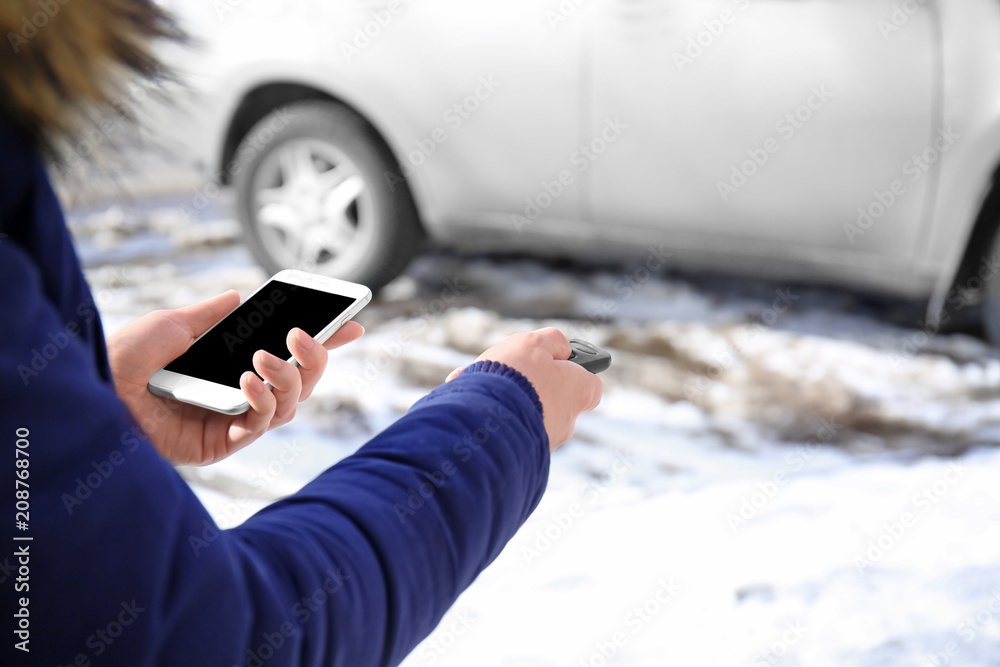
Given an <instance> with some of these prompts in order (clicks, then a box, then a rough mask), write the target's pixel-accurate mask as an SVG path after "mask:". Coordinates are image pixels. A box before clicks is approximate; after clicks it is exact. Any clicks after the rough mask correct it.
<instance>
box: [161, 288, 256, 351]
mask: <svg viewBox="0 0 1000 667" xmlns="http://www.w3.org/2000/svg"><path fill="white" fill-rule="evenodd" d="M238 305H240V294H239V292H237V291H236V290H229V291H228V292H223V293H222V294H220V295H218V296H213V297H212V298H210V299H205V300H204V301H199V302H198V303H195V304H191V305H190V306H185V307H183V308H178V309H176V310H173V311H171V312H170V319H172V320H173V321H174V322H176V323H177V324H178V325H179V326H181V327H184V328H185V329H187V330H188V331H189V332H190V334H191V339H192V340H194V339H195V338H197V337H198V336H200V335H202V334H203V333H205V332H206V331H207V330H208V328H209V327H211V326H212V325H213V324H215V323H216V322H218V321H219V320H221V319H222V318H223V317H225V316H226V315H228V314H229V313H230V312H232V311H233V309H234V308H236V306H238Z"/></svg>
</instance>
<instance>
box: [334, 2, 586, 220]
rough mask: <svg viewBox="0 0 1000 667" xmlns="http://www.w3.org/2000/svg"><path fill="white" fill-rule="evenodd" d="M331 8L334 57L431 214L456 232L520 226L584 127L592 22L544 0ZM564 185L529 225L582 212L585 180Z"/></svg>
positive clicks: (341, 80) (339, 74)
mask: <svg viewBox="0 0 1000 667" xmlns="http://www.w3.org/2000/svg"><path fill="white" fill-rule="evenodd" d="M325 11H326V12H327V13H328V14H329V18H328V19H327V20H328V23H329V28H328V30H327V34H328V35H329V40H328V45H327V50H328V55H327V56H326V58H325V62H327V63H331V64H332V65H330V66H331V67H332V66H335V67H336V71H335V79H336V81H337V84H338V85H340V86H342V87H344V88H348V89H350V90H351V91H352V94H351V99H352V101H354V102H355V103H356V104H357V105H358V106H359V107H360V108H361V109H362V110H363V112H364V113H365V114H366V115H367V116H368V117H369V118H372V119H373V121H374V122H375V123H376V124H377V126H378V127H379V128H380V129H381V130H382V131H383V132H384V133H385V134H386V135H387V139H388V140H389V143H390V145H391V146H392V148H393V150H394V152H395V153H396V157H397V159H398V160H399V162H400V164H401V166H402V169H403V172H404V174H403V175H404V176H405V177H406V178H407V179H408V181H409V182H410V183H411V186H412V187H413V189H414V190H415V192H416V194H417V196H418V199H419V200H420V201H419V202H418V203H419V204H420V205H421V214H422V217H423V219H424V222H425V224H427V225H429V226H431V227H432V228H435V229H437V228H439V227H440V226H442V225H443V226H446V227H448V228H449V230H450V231H449V233H448V234H447V235H448V236H449V237H453V236H454V235H455V234H457V233H463V232H467V233H472V234H475V233H476V229H477V227H481V226H492V227H494V228H497V229H499V230H501V231H502V232H503V233H504V234H513V235H514V236H519V235H517V234H516V232H517V231H518V228H517V227H516V226H515V225H514V224H513V223H512V221H511V217H512V216H515V215H519V214H523V213H524V208H525V206H526V204H525V200H526V199H532V198H535V197H537V194H538V193H539V192H540V191H543V184H544V183H547V182H550V181H552V179H553V178H554V177H555V175H557V174H558V172H559V171H560V170H561V169H564V168H565V163H566V161H567V159H568V157H569V155H570V153H571V152H572V150H573V149H574V147H575V146H576V140H577V137H578V136H579V135H580V134H581V132H582V125H583V123H584V117H583V116H582V112H581V109H582V98H581V95H582V92H581V91H582V90H583V87H582V81H583V78H584V74H583V72H582V70H581V67H580V62H581V54H582V52H583V43H584V41H583V36H584V32H585V25H587V24H586V23H585V22H584V21H582V20H576V19H575V18H573V17H564V16H562V15H561V14H558V13H555V12H550V11H548V10H547V8H546V7H545V6H543V5H540V4H539V3H538V2H537V1H536V0H509V1H506V2H484V1H482V0H472V1H470V0H425V1H424V2H404V1H402V0H388V1H387V0H364V1H362V0H356V2H354V3H348V4H345V5H341V4H340V3H330V5H329V6H328V7H327V8H326V9H325ZM380 17H382V23H384V25H380V23H379V20H380ZM555 17H558V18H555ZM570 19H572V20H570ZM558 185H560V184H558V183H557V186H558ZM561 187H562V190H561V191H560V193H559V196H557V197H554V198H552V199H549V200H545V199H544V198H543V203H544V204H545V205H544V206H543V207H542V209H544V210H540V211H539V212H538V213H537V214H536V213H535V211H534V209H531V210H530V211H529V213H530V214H531V217H530V219H529V221H528V224H529V225H532V226H535V225H534V223H536V222H538V221H539V219H540V218H541V217H543V215H544V216H552V217H556V218H565V219H571V220H576V219H579V218H580V217H582V212H581V197H580V188H579V185H578V184H571V185H570V186H561ZM546 196H549V195H546ZM541 224H542V223H541V222H538V225H541Z"/></svg>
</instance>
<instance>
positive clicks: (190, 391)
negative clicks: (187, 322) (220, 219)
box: [148, 270, 372, 415]
mask: <svg viewBox="0 0 1000 667" xmlns="http://www.w3.org/2000/svg"><path fill="white" fill-rule="evenodd" d="M371 298H372V293H371V290H370V289H368V288H367V287H365V286H364V285H358V284H357V283H349V282H347V281H344V280H337V279H336V278H328V277H326V276H320V275H316V274H313V273H306V272H305V271H295V270H287V271H281V272H279V273H277V274H276V275H275V276H274V277H273V278H271V279H270V280H269V281H267V282H266V283H264V285H262V286H261V287H260V288H259V289H257V291H256V292H254V293H253V294H252V295H250V296H249V297H247V299H246V300H244V301H243V303H241V304H240V305H239V306H238V307H237V308H236V310H234V311H233V312H231V313H229V315H227V316H226V317H224V318H223V319H222V320H220V321H219V322H218V323H216V324H215V325H214V326H213V327H212V328H211V329H209V330H208V331H206V332H205V333H204V334H202V335H201V337H199V338H198V340H196V341H195V342H194V344H193V345H191V347H190V348H188V350H187V352H185V353H184V354H182V355H181V356H179V357H178V358H177V359H175V360H173V361H171V362H170V363H169V364H167V365H166V366H164V367H163V368H162V369H160V370H158V371H156V373H154V374H153V377H152V378H150V380H149V383H148V388H149V391H150V392H152V393H154V394H156V395H157V396H164V397H166V398H172V399H175V400H178V401H183V402H185V403H191V404H192V405H197V406H200V407H203V408H208V409H209V410H215V411H216V412H222V413H225V414H227V415H238V414H240V413H243V412H246V411H247V410H249V409H250V404H249V403H247V400H246V397H245V396H244V395H243V391H242V390H241V389H240V377H241V376H242V375H243V373H245V372H246V371H253V370H254V368H253V355H254V353H255V352H256V351H257V350H261V349H263V350H266V351H268V352H270V353H271V354H273V355H275V356H276V357H278V358H279V359H287V360H288V361H290V362H292V363H295V360H294V358H293V357H292V353H291V352H290V351H289V350H288V346H287V345H286V343H285V340H286V338H287V336H288V332H289V331H290V330H291V329H293V328H294V327H298V328H300V329H302V330H303V331H305V332H306V333H307V334H309V335H310V336H313V337H314V338H316V340H318V341H320V342H321V343H322V342H323V341H325V340H326V339H327V338H329V337H330V336H332V335H333V334H334V332H336V331H337V329H339V328H340V327H342V326H343V325H344V324H345V323H346V322H347V321H348V320H350V319H351V318H352V317H354V316H355V315H357V314H358V311H360V310H361V309H362V308H364V307H365V305H366V304H367V303H368V302H369V301H371ZM255 372H256V371H255Z"/></svg>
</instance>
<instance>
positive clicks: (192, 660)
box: [0, 0, 601, 667]
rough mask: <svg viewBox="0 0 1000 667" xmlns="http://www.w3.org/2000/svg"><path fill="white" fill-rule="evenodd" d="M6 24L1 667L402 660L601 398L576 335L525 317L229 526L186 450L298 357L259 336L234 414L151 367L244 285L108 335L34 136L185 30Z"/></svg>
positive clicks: (267, 422)
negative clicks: (216, 519)
mask: <svg viewBox="0 0 1000 667" xmlns="http://www.w3.org/2000/svg"><path fill="white" fill-rule="evenodd" d="M0 29H2V33H3V35H4V36H5V39H6V40H7V41H8V44H7V45H5V47H4V48H0V314H2V321H0V442H2V445H0V452H3V455H2V457H0V458H2V460H3V461H4V463H2V464H0V466H2V467H0V479H3V480H6V481H5V482H4V486H6V490H5V491H3V492H2V493H0V495H2V500H0V517H2V519H3V520H2V522H0V525H3V526H5V528H4V532H3V533H2V534H0V542H3V543H4V544H5V545H6V546H4V547H3V549H2V551H0V591H2V593H0V596H2V601H3V608H2V610H0V617H2V619H3V620H2V621H0V627H2V629H3V632H2V633H0V637H2V638H3V639H2V646H0V664H3V665H17V664H30V665H43V664H44V665H91V664H94V665H96V664H101V665H129V666H130V667H138V666H141V665H219V666H226V667H230V666H232V665H242V664H246V665H263V664H267V665H275V666H278V665H282V666H284V665H317V666H318V665H324V666H327V665H344V666H350V667H363V666H366V665H394V664H397V663H399V662H400V661H401V660H402V659H403V658H404V657H405V656H406V655H407V653H409V652H410V651H411V650H412V648H413V647H414V646H415V645H416V644H417V643H418V642H419V641H420V640H421V639H423V638H424V637H425V636H426V635H427V634H428V633H429V632H430V631H431V630H432V629H433V628H434V626H435V625H436V624H437V623H438V621H439V620H440V619H441V617H442V616H443V615H444V613H445V611H446V610H447V609H448V607H449V606H450V605H451V604H452V603H453V602H454V600H455V599H456V597H457V596H458V595H459V593H461V592H462V591H463V590H464V589H465V588H466V587H467V586H468V585H469V584H470V583H471V582H472V581H473V580H474V579H475V578H476V576H477V575H478V574H479V572H481V571H482V570H483V568H485V567H486V566H487V565H488V564H489V563H490V562H491V561H492V560H493V559H494V558H495V557H496V556H497V554H498V553H499V552H500V550H501V549H502V548H503V546H504V544H505V543H506V542H507V541H508V540H509V539H510V537H511V536H512V535H513V534H514V532H515V531H516V530H517V529H518V527H519V526H520V525H521V524H522V523H523V522H524V520H525V519H526V518H527V517H528V515H529V514H530V513H531V511H532V510H533V509H534V507H535V506H536V504H537V503H538V501H539V499H540V497H541V495H542V493H543V491H544V488H545V483H546V479H547V476H548V468H549V454H550V449H554V448H555V447H556V446H558V445H559V444H561V443H563V442H565V441H566V440H567V439H568V438H569V437H570V435H571V434H572V431H573V426H574V423H575V421H576V418H577V416H578V415H579V413H580V412H581V411H583V410H589V409H592V408H594V407H595V406H596V405H597V403H598V402H599V401H600V397H601V383H600V381H599V380H598V379H597V378H596V377H595V376H593V375H591V374H590V373H588V372H587V371H585V370H583V369H582V368H580V367H578V366H576V365H575V364H573V363H571V362H568V361H565V359H567V358H568V356H569V346H568V343H567V341H566V338H565V337H564V336H563V335H562V334H561V333H559V332H558V331H555V330H552V329H546V330H542V331H537V332H533V333H527V334H520V335H516V336H512V337H510V338H508V339H507V340H505V341H503V342H501V343H500V344H498V345H496V346H494V347H492V348H490V349H489V350H487V351H486V352H484V353H483V355H482V356H481V357H480V359H479V361H477V362H476V363H475V364H473V365H471V366H469V367H467V368H465V369H460V370H457V371H456V372H454V373H452V375H451V376H449V378H448V379H449V381H448V382H446V383H445V384H443V385H442V386H441V387H438V388H437V389H435V390H434V391H432V392H431V393H430V394H429V395H428V396H426V397H425V398H423V399H422V400H420V401H418V402H417V404H416V405H414V406H413V408H412V409H411V410H410V411H409V412H408V413H407V414H406V415H405V416H404V417H403V418H402V419H400V420H399V421H398V422H397V423H396V424H394V425H393V426H391V427H390V428H388V429H387V430H386V431H384V432H383V433H381V434H379V435H378V436H376V437H375V438H374V439H373V440H372V441H371V442H369V443H368V444H367V445H365V446H364V447H363V448H361V449H360V450H359V451H358V452H357V453H356V454H355V455H354V456H351V457H349V458H347V459H345V460H344V461H342V462H340V463H339V464H337V465H336V466H334V467H333V468H331V469H330V470H327V471H325V472H323V473H322V474H320V475H319V476H318V477H317V478H316V479H315V481H313V482H311V483H310V484H309V485H307V486H306V487H305V488H304V489H303V490H302V491H301V492H299V493H297V494H295V495H294V496H292V497H290V498H288V499H286V500H283V501H281V502H278V503H275V504H274V505H272V506H270V507H268V508H266V509H265V510H264V511H262V512H260V513H258V514H257V515H256V516H254V517H252V518H251V519H250V520H248V521H247V522H246V523H244V524H243V525H241V526H239V527H238V528H235V529H232V530H227V531H220V530H219V529H218V528H217V527H216V525H215V524H214V523H213V521H212V519H211V518H210V517H209V515H208V513H207V512H206V511H205V509H204V507H202V505H201V504H200V503H199V502H198V500H197V498H196V497H195V496H194V494H193V493H192V492H191V490H190V489H189V488H188V486H187V485H186V484H185V483H184V481H183V480H182V479H181V478H180V477H179V476H178V475H177V473H176V472H175V471H174V469H173V467H172V465H171V463H210V462H213V461H217V460H219V459H221V458H223V457H225V456H227V455H229V454H231V453H232V452H234V451H236V450H238V449H239V448H241V447H244V446H246V445H248V444H250V443H251V442H253V441H254V440H255V439H256V438H257V437H259V436H260V435H261V434H262V433H264V432H265V431H267V430H269V429H271V428H275V427H276V426H279V425H281V424H283V423H285V422H287V421H289V420H290V419H291V418H292V417H293V415H294V413H295V406H296V404H297V403H298V402H299V401H300V400H303V399H305V398H306V397H308V395H309V394H310V392H311V391H312V389H313V387H314V386H315V384H316V382H317V380H318V379H319V377H320V376H321V374H322V373H323V370H324V367H325V363H326V348H332V347H335V346H339V345H343V344H345V343H348V342H350V341H351V340H353V339H355V338H357V337H358V336H359V335H361V333H362V329H361V327H360V326H358V325H356V324H349V325H347V326H345V327H344V328H343V329H341V331H340V332H339V333H338V334H337V335H336V336H334V337H333V338H332V339H331V340H330V341H328V342H327V344H326V346H325V347H324V346H323V345H319V344H317V343H316V341H315V340H313V339H312V338H310V337H309V336H306V335H305V334H303V333H302V332H300V331H297V330H293V331H292V332H289V348H290V349H291V350H292V352H293V354H294V355H295V357H296V359H297V360H298V361H299V362H300V364H301V367H295V366H292V365H290V364H288V363H285V362H284V361H282V360H280V359H276V358H274V357H270V356H269V355H267V354H266V353H264V352H258V354H257V356H256V357H255V359H254V363H255V367H256V370H257V371H258V372H259V373H260V375H261V376H262V377H263V378H265V379H266V380H267V381H268V382H270V383H271V384H272V385H273V386H274V390H273V391H268V390H267V389H266V388H265V387H264V384H263V383H262V382H261V381H260V379H259V378H257V377H255V376H254V375H253V374H252V373H248V374H247V376H246V377H245V378H244V380H243V384H242V388H243V391H244V393H245V394H246V396H247V400H248V401H249V403H250V404H251V406H252V409H251V411H250V412H248V413H246V414H244V415H240V416H238V417H227V416H223V415H220V414H216V413H210V412H207V411H203V410H200V409H196V408H194V407H191V406H185V405H181V404H177V403H172V402H170V401H166V400H162V399H159V398H157V397H155V396H152V395H150V394H149V393H148V392H147V391H146V388H145V387H146V381H147V380H148V379H149V377H150V375H151V374H152V373H153V372H154V371H155V370H156V369H158V368H159V367H161V366H163V365H164V364H165V363H166V362H168V361H170V360H172V359H173V358H175V357H177V356H178V355H179V354H181V353H182V352H183V351H184V350H185V349H187V347H188V346H189V345H190V344H191V342H192V341H193V340H194V339H195V338H196V337H197V336H198V335H199V334H200V333H201V332H202V331H204V330H205V329H207V328H208V327H209V326H210V325H211V324H213V323H214V322H215V321H217V320H218V319H219V318H221V317H222V316H223V315H224V314H225V313H226V312H228V311H229V310H231V309H232V308H233V307H235V306H236V304H237V303H238V296H237V295H236V294H235V293H226V294H223V295H220V296H218V297H216V298H214V299H210V300H208V301H206V302H204V303H200V304H197V305H194V306H190V307H188V308H183V309H180V310H174V311H160V312H156V313H152V314H150V315H147V316H146V317H144V318H142V319H140V320H138V321H137V322H135V323H133V324H131V325H129V326H127V327H124V328H123V329H122V330H121V331H119V332H118V333H117V334H116V335H115V336H113V337H112V338H111V339H110V340H109V341H108V344H107V345H105V341H104V337H103V334H102V330H101V323H100V319H99V317H98V314H97V310H96V308H95V307H94V302H93V299H92V298H91V295H90V292H89V290H88V288H87V285H86V283H85V281H84V278H83V275H82V273H81V271H80V266H79V263H78V261H77V258H76V255H75V253H74V251H73V248H72V245H71V242H70V237H69V235H68V233H67V230H66V227H65V224H64V221H63V217H62V213H61V211H60V208H59V205H58V203H57V201H56V199H55V197H54V195H53V192H52V189H51V187H50V184H49V179H48V177H47V174H46V169H45V166H44V163H43V158H42V155H44V154H48V155H49V156H55V155H56V154H57V151H58V148H57V147H58V145H59V142H60V141H61V140H63V139H66V138H68V137H71V136H72V135H73V134H74V133H75V132H79V131H81V130H82V129H83V128H84V127H85V123H86V119H87V118H88V117H90V116H91V113H92V112H93V111H94V110H96V109H100V108H101V107H102V106H107V105H108V104H109V103H110V102H109V101H110V100H112V99H115V97H116V96H117V94H118V93H119V92H120V90H121V86H122V85H123V84H124V82H125V78H124V76H125V75H126V74H129V75H133V76H135V75H137V76H140V77H142V76H150V75H152V74H153V73H155V72H156V71H158V69H157V65H156V63H155V61H154V59H153V58H152V57H151V55H150V51H149V50H148V46H147V42H148V40H150V39H154V38H159V37H168V38H169V37H176V31H175V30H174V29H173V27H172V24H171V23H170V21H169V19H168V18H167V17H165V16H164V15H163V14H162V12H161V11H160V10H159V9H158V6H157V5H156V4H154V3H153V2H151V0H31V1H30V2H29V1H28V0H4V2H3V3H0Z"/></svg>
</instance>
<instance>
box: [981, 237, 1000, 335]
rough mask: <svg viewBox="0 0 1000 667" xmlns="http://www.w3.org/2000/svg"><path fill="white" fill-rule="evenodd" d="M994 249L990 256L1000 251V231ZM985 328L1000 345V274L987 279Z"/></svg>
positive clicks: (994, 241) (984, 303) (984, 307)
mask: <svg viewBox="0 0 1000 667" xmlns="http://www.w3.org/2000/svg"><path fill="white" fill-rule="evenodd" d="M991 250H992V251H991V252H990V254H989V255H988V257H993V256H995V255H996V254H997V253H1000V231H998V232H997V235H996V238H995V239H994V240H993V247H992V249H991ZM983 329H985V330H986V337H987V338H989V340H990V342H991V343H993V345H994V347H1000V276H992V277H990V279H989V280H988V281H986V289H985V298H984V301H983Z"/></svg>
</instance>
